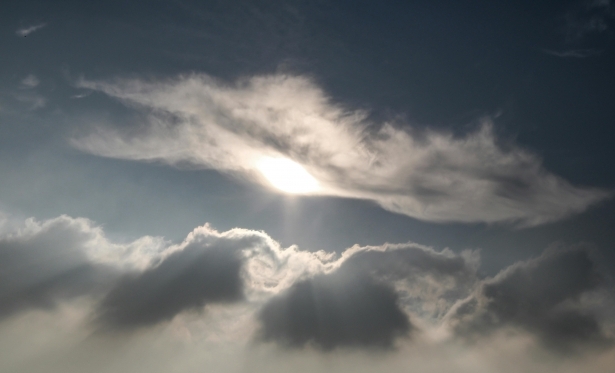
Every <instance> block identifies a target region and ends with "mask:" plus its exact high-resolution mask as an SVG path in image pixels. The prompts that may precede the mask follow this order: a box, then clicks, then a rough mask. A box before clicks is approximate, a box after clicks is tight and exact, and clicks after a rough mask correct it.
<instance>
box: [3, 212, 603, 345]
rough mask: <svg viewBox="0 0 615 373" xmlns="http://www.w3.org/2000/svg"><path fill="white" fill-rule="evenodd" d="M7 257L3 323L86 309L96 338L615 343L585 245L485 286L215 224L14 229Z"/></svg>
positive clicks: (407, 263)
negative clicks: (130, 232) (178, 332)
mask: <svg viewBox="0 0 615 373" xmlns="http://www.w3.org/2000/svg"><path fill="white" fill-rule="evenodd" d="M0 259H1V260H0V276H1V279H2V281H1V282H0V326H1V325H3V323H6V322H9V321H7V320H11V319H15V318H19V317H20V315H24V314H28V312H31V311H33V310H43V311H44V312H46V313H50V314H53V313H54V312H57V311H55V310H58V309H61V307H63V305H67V304H73V303H74V302H82V303H83V302H85V303H83V304H86V305H87V306H86V307H85V308H83V306H80V307H81V308H80V309H81V311H79V313H81V314H85V315H89V316H84V317H83V320H84V321H83V328H85V330H87V329H90V328H94V329H96V330H107V331H110V332H114V331H123V332H125V333H132V332H134V331H136V330H137V329H139V330H141V331H143V330H149V329H152V327H154V326H164V325H183V326H182V327H181V328H182V330H185V331H184V332H183V333H188V335H191V334H192V333H194V332H196V331H198V330H201V333H203V334H204V335H209V334H211V333H214V334H215V338H214V340H220V339H228V338H230V339H231V340H233V341H234V343H236V344H239V345H241V344H242V343H243V344H249V343H256V344H257V345H261V344H264V345H268V344H273V345H275V346H282V347H285V348H291V349H294V350H313V351H326V352H335V351H339V350H340V349H341V350H353V349H370V350H371V349H375V350H395V349H397V348H401V346H406V345H422V344H424V343H427V342H426V341H431V342H428V343H432V344H433V343H448V342H447V341H457V342H455V343H461V344H464V343H469V344H470V345H471V344H476V343H479V344H480V343H486V342H487V341H489V340H495V339H497V338H499V337H498V336H499V335H500V334H499V333H501V332H513V334H515V335H518V336H526V337H524V338H529V340H530V341H533V342H524V344H526V345H528V346H530V345H532V344H533V345H535V346H540V347H541V348H543V349H545V350H547V351H553V352H561V351H586V350H592V351H593V350H596V351H597V350H600V349H602V350H604V349H608V348H609V347H611V346H612V344H613V329H612V328H613V325H612V321H613V320H610V319H608V317H605V316H604V315H605V314H609V313H610V314H612V311H613V310H612V309H611V308H612V307H611V306H612V305H614V304H615V303H614V302H613V299H612V292H610V290H609V287H608V284H607V283H606V282H605V278H604V276H603V275H601V274H600V272H599V271H598V269H597V267H596V265H595V263H594V262H593V260H592V259H591V255H590V254H589V252H588V251H587V250H586V249H583V248H568V249H561V250H549V251H546V252H545V253H544V254H543V255H542V256H540V257H538V258H535V259H531V260H528V261H525V262H519V263H516V264H514V265H512V266H510V267H508V268H506V269H504V270H503V271H502V272H500V273H499V274H498V275H496V276H495V277H493V278H480V276H479V275H478V273H477V271H478V267H479V256H478V252H476V251H465V252H462V253H454V252H452V251H450V250H442V251H437V250H434V249H432V248H429V247H426V246H421V245H417V244H414V243H406V244H384V245H381V246H354V247H352V248H349V249H347V250H346V251H344V252H343V253H342V254H340V255H336V254H334V253H326V252H322V251H321V252H307V251H302V250H299V249H298V248H297V247H295V246H291V247H288V248H282V247H281V246H280V245H279V244H278V243H277V242H276V241H275V240H273V239H272V238H271V237H269V236H268V235H267V234H266V233H264V232H258V231H253V230H247V229H241V228H235V229H232V230H229V231H226V232H218V231H216V230H215V229H213V228H211V227H210V226H208V225H204V226H201V227H197V228H195V229H194V230H193V231H192V232H191V233H190V234H189V235H188V236H187V237H186V239H185V240H184V241H183V242H181V243H178V244H172V243H170V242H168V241H165V240H163V239H162V238H155V237H147V236H146V237H142V238H140V239H138V240H135V241H133V242H128V243H113V242H110V241H109V240H108V239H107V238H106V237H105V235H104V232H103V231H102V229H101V228H100V227H97V226H96V225H95V224H93V223H92V222H91V221H89V220H87V219H83V218H70V217H67V216H61V217H58V218H54V219H50V220H47V221H43V222H38V221H35V220H32V219H29V220H27V221H26V222H25V223H23V224H21V225H19V226H17V227H14V226H7V225H6V223H5V227H3V228H2V229H0ZM609 294H610V295H609ZM592 299H593V300H592ZM596 299H598V301H596ZM609 300H610V301H609ZM79 304H81V303H79ZM597 305H601V307H603V308H604V307H607V308H608V307H611V308H609V309H607V310H605V309H599V308H600V307H598V306H597ZM182 320H184V321H182ZM186 320H188V321H186ZM189 320H192V321H189ZM195 325H196V326H195ZM199 325H200V326H199ZM191 328H195V330H196V331H193V332H190V331H189V330H190V329H191ZM112 334H113V333H112Z"/></svg>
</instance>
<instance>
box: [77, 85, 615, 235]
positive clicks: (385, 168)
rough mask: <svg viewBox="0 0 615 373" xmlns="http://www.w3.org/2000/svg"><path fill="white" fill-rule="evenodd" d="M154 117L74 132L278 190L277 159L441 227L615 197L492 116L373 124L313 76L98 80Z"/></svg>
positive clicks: (533, 215) (100, 145)
mask: <svg viewBox="0 0 615 373" xmlns="http://www.w3.org/2000/svg"><path fill="white" fill-rule="evenodd" d="M77 85H78V86H79V87H81V88H87V89H91V90H95V91H100V92H103V93H105V94H107V95H109V96H111V97H113V98H115V99H118V100H120V101H121V102H123V103H125V104H126V105H129V106H130V107H132V108H134V109H135V110H138V111H140V112H141V113H143V114H144V115H145V116H146V117H147V120H146V122H145V123H141V124H140V125H138V126H135V127H131V128H128V129H126V128H125V129H119V128H117V127H113V126H110V125H103V126H99V127H98V128H97V130H96V131H95V132H93V133H91V134H89V135H87V136H84V137H79V138H74V139H73V140H72V143H73V144H74V146H76V147H77V148H79V149H81V150H83V151H86V152H89V153H92V154H96V155H100V156H104V157H113V158H121V159H130V160H138V161H160V162H164V163H167V164H170V165H181V164H190V165H192V166H195V167H203V168H213V169H216V170H219V171H221V172H228V173H232V174H235V175H239V176H241V177H244V178H248V179H250V180H253V181H255V182H258V183H261V184H263V185H270V184H269V183H270V181H269V180H267V178H266V177H265V176H267V175H266V174H264V173H263V170H262V167H261V165H262V164H263V160H267V159H288V160H292V161H293V162H296V164H298V165H300V166H301V167H303V169H305V170H306V171H307V172H308V173H309V174H310V175H311V176H313V177H314V178H315V179H316V180H317V181H318V185H319V188H318V189H315V190H313V191H311V192H310V194H317V195H330V196H340V197H350V198H359V199H366V200H371V201H374V202H376V203H378V204H379V205H380V206H382V207H383V208H385V209H387V210H389V211H393V212H396V213H400V214H405V215H408V216H411V217H414V218H417V219H421V220H426V221H433V222H448V221H456V222H487V223H494V222H512V223H515V224H518V225H523V226H534V225H538V224H542V223H546V222H550V221H555V220H558V219H562V218H565V217H567V216H570V215H571V214H575V213H579V212H582V211H584V210H585V209H586V208H588V206H590V205H592V204H594V203H597V202H599V201H601V200H603V199H605V198H607V197H608V196H609V194H610V193H608V192H607V191H604V190H599V189H595V188H585V187H576V186H573V185H571V184H570V183H568V182H567V181H566V180H564V179H562V178H561V177H558V176H557V175H554V174H552V173H550V172H549V171H547V170H545V168H544V167H543V166H542V164H541V160H540V158H539V157H538V156H536V155H535V154H532V153H531V152H529V151H527V150H524V149H522V148H520V147H518V146H515V145H513V144H508V145H507V146H503V145H500V144H499V143H498V140H497V139H496V137H495V135H494V132H493V129H492V125H491V124H490V122H489V121H487V120H486V121H485V122H484V124H483V125H482V126H481V127H480V128H479V129H478V130H477V131H475V132H471V133H468V134H466V135H465V136H462V137H456V136H453V135H452V134H451V133H448V132H442V131H433V130H429V129H427V130H420V131H419V130H416V129H413V128H411V127H408V126H404V127H403V128H401V127H400V126H396V125H394V124H391V123H370V122H369V121H368V120H367V119H366V115H365V113H364V112H361V111H359V110H351V109H347V108H344V107H342V106H341V105H338V104H335V103H333V102H332V100H331V99H329V98H328V97H327V95H326V94H325V93H324V92H323V91H322V90H321V89H320V88H319V87H318V86H317V85H315V84H314V83H313V82H312V81H311V80H309V79H307V78H305V77H301V76H290V75H270V76H257V77H252V78H247V79H243V80H240V81H238V82H236V83H234V84H226V83H223V82H220V81H217V80H215V79H213V78H211V77H209V76H207V75H203V74H192V75H185V76H180V77H178V78H176V79H168V80H162V81H144V80H115V81H86V80H82V81H80V82H78V84H77Z"/></svg>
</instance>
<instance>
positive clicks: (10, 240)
mask: <svg viewBox="0 0 615 373" xmlns="http://www.w3.org/2000/svg"><path fill="white" fill-rule="evenodd" d="M159 241H160V240H159V239H154V238H150V237H144V238H142V239H140V240H138V241H135V242H133V243H130V244H127V245H117V244H112V243H110V242H109V241H107V239H106V238H105V236H104V234H103V232H102V230H101V229H100V228H99V227H96V226H94V225H93V224H92V223H91V222H90V221H89V220H87V219H82V218H77V219H74V218H70V217H67V216H61V217H58V218H55V219H50V220H47V221H44V222H38V221H36V220H33V219H29V220H27V221H26V222H25V224H23V225H21V226H20V227H19V228H16V227H13V228H12V229H6V230H4V231H2V232H1V234H0V318H4V317H6V316H9V315H11V314H13V313H15V312H18V311H21V310H24V309H28V308H53V307H54V306H55V305H56V303H57V301H58V300H62V299H68V298H73V297H76V296H79V295H84V294H90V293H93V292H95V291H101V290H102V289H99V288H100V287H101V286H103V285H104V284H106V283H108V281H109V280H110V278H112V277H113V276H114V275H115V273H116V268H117V270H120V269H121V268H128V267H131V268H132V267H139V266H142V265H147V263H145V260H144V259H143V258H144V255H142V254H141V253H142V252H143V251H147V250H149V251H152V250H156V249H157V248H159V247H161V246H162V245H161V242H159ZM111 263H114V265H113V266H111Z"/></svg>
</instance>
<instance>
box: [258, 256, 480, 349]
mask: <svg viewBox="0 0 615 373" xmlns="http://www.w3.org/2000/svg"><path fill="white" fill-rule="evenodd" d="M466 254H470V253H466ZM475 259H476V258H475V257H474V255H471V254H470V255H464V256H461V255H456V254H453V253H452V252H450V251H442V252H437V251H434V250H433V249H431V248H428V247H424V246H420V245H416V244H405V245H383V246H379V247H370V246H367V247H359V246H355V247H353V248H351V249H349V250H347V251H346V252H344V253H343V254H342V256H341V257H340V258H339V260H338V261H337V266H336V268H335V270H334V271H332V272H330V273H327V274H323V275H318V276H315V277H313V278H310V279H306V280H303V281H300V282H297V283H295V284H294V285H293V286H292V287H291V288H290V289H288V290H287V291H285V292H284V293H282V294H281V295H279V296H277V297H274V298H272V299H271V300H270V301H269V302H268V303H267V304H266V305H265V306H264V307H263V309H262V310H261V311H260V313H259V320H260V322H261V324H262V329H261V331H260V336H259V337H260V338H261V339H263V340H265V341H275V342H277V343H279V344H281V345H284V346H290V347H303V346H313V347H316V348H319V349H323V350H326V351H328V350H333V349H335V348H337V347H353V346H361V347H378V348H391V347H393V346H394V345H395V342H396V340H397V339H398V338H399V337H402V336H409V335H410V332H411V331H412V330H413V326H412V324H411V322H410V319H409V315H410V314H411V313H412V314H414V315H416V316H418V317H422V318H426V319H428V320H433V319H434V318H439V317H438V316H440V317H441V316H442V314H443V312H442V311H446V310H448V307H450V305H452V303H453V301H454V300H457V299H459V296H460V295H459V294H456V293H459V292H461V294H463V295H464V296H465V295H466V294H467V293H468V291H469V288H470V286H469V285H471V284H472V283H473V282H474V281H475V277H476V273H475V270H476V268H475V264H477V263H476V261H475ZM462 289H463V290H462ZM464 290H465V291H464ZM453 294H455V295H453ZM451 296H452V299H451ZM439 313H442V314H439Z"/></svg>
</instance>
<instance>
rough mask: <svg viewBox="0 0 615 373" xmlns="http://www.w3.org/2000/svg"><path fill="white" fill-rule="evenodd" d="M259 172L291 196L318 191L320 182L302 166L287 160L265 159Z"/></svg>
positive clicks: (258, 165)
mask: <svg viewBox="0 0 615 373" xmlns="http://www.w3.org/2000/svg"><path fill="white" fill-rule="evenodd" d="M257 168H258V170H259V171H260V172H261V173H262V174H263V176H264V177H265V178H266V179H267V180H268V181H269V182H270V183H271V185H273V186H274V187H275V188H277V189H279V190H281V191H283V192H286V193H290V194H307V193H310V192H314V191H317V190H318V188H319V187H318V181H317V180H316V179H314V177H313V176H312V175H310V174H309V172H307V171H306V170H305V168H303V167H302V166H301V165H300V164H298V163H297V162H294V161H291V160H290V159H287V158H269V157H265V158H263V159H261V160H259V161H258V164H257Z"/></svg>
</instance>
